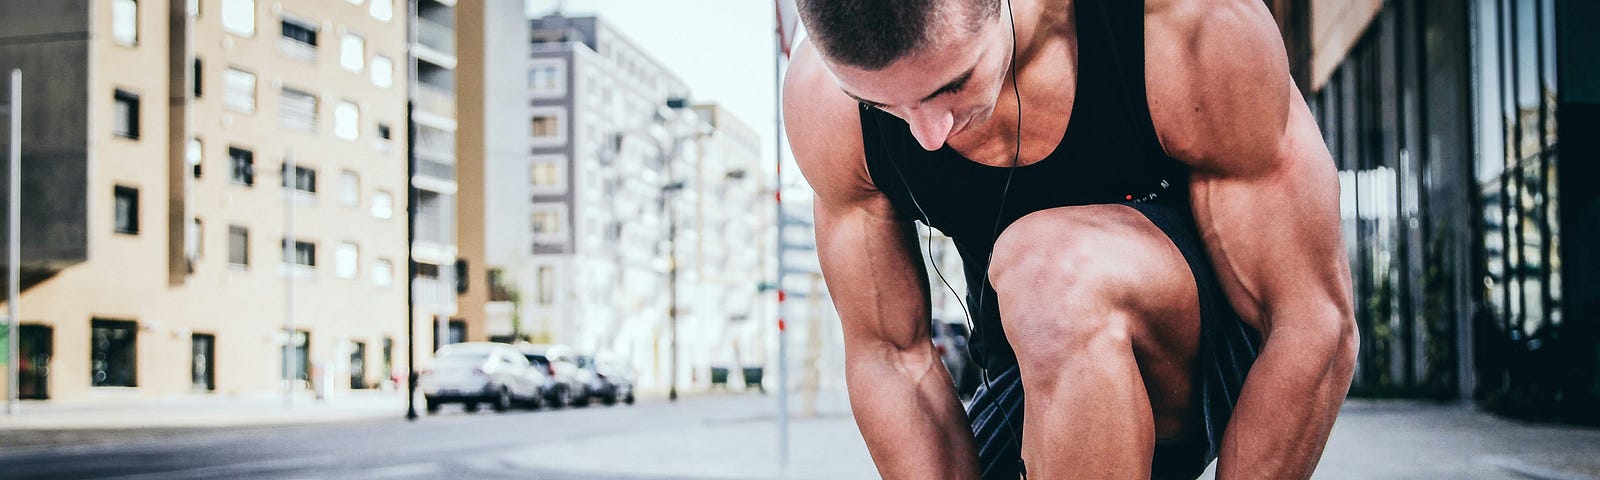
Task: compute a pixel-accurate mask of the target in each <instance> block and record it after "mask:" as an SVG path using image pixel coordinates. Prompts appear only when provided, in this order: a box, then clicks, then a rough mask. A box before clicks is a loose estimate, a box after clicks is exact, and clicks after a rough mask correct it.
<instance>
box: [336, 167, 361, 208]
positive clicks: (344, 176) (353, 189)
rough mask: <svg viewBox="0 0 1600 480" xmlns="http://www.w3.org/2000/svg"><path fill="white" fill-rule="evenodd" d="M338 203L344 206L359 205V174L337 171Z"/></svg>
mask: <svg viewBox="0 0 1600 480" xmlns="http://www.w3.org/2000/svg"><path fill="white" fill-rule="evenodd" d="M339 204H340V205H344V206H346V207H356V206H360V205H361V175H360V174H357V173H356V172H352V171H349V170H345V171H343V172H339Z"/></svg>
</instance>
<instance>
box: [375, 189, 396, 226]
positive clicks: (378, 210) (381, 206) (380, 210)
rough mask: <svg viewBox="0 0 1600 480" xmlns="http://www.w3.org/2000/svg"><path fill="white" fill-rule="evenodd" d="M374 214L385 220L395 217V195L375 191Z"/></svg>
mask: <svg viewBox="0 0 1600 480" xmlns="http://www.w3.org/2000/svg"><path fill="white" fill-rule="evenodd" d="M372 216H373V217H374V218H381V219H384V220H388V219H389V218H392V217H394V195H390V194H389V192H376V193H373V194H372Z"/></svg>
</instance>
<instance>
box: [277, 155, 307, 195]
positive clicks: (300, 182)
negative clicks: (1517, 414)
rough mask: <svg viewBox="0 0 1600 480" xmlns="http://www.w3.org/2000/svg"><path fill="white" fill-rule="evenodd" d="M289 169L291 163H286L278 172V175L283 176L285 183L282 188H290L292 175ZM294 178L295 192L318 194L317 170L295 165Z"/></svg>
mask: <svg viewBox="0 0 1600 480" xmlns="http://www.w3.org/2000/svg"><path fill="white" fill-rule="evenodd" d="M288 169H289V163H288V162H284V163H283V167H282V168H280V169H279V170H278V173H279V174H281V176H282V178H283V183H282V184H281V185H280V186H282V187H284V188H288V187H289V179H290V175H289V170H288ZM293 178H294V189H295V190H299V191H302V192H306V193H317V171H316V170H313V169H311V168H310V167H302V166H299V165H295V166H294V175H293Z"/></svg>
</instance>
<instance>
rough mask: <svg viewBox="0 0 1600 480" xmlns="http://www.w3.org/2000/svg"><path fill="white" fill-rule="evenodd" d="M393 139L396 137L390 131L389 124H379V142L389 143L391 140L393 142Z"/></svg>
mask: <svg viewBox="0 0 1600 480" xmlns="http://www.w3.org/2000/svg"><path fill="white" fill-rule="evenodd" d="M393 137H394V134H393V133H391V132H390V131H389V124H387V123H379V124H378V140H383V141H385V142H387V141H389V140H392V139H393Z"/></svg>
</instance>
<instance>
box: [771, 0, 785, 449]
mask: <svg viewBox="0 0 1600 480" xmlns="http://www.w3.org/2000/svg"><path fill="white" fill-rule="evenodd" d="M773 5H774V8H777V2H774V3H773ZM777 13H778V14H777V15H775V16H774V17H773V18H774V19H776V20H775V22H774V25H775V28H776V30H777V32H776V33H777V35H774V37H775V38H774V40H773V43H774V44H776V46H777V50H775V51H774V52H773V55H772V56H773V59H772V105H773V107H774V108H773V132H775V136H773V138H772V144H773V145H774V148H773V153H774V156H773V160H774V161H775V162H777V168H776V169H775V170H773V177H774V180H775V181H774V185H775V186H776V188H775V189H774V190H773V193H772V197H773V204H774V205H775V208H776V210H775V215H776V218H774V219H773V220H774V222H773V225H775V226H776V227H777V228H776V230H777V232H778V234H777V237H778V240H777V241H778V246H777V250H776V251H777V253H778V278H777V279H776V280H774V282H773V283H774V284H775V285H776V286H777V290H778V465H780V466H788V465H789V342H788V339H787V336H788V334H787V332H785V330H787V328H785V325H784V323H783V300H784V296H785V293H784V290H783V267H784V265H783V264H784V261H783V256H784V255H783V254H784V250H783V228H784V225H783V93H782V92H783V15H782V12H781V11H780V12H777Z"/></svg>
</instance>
